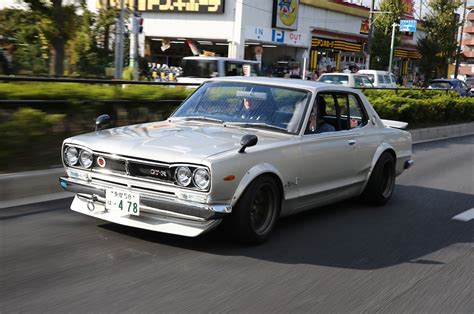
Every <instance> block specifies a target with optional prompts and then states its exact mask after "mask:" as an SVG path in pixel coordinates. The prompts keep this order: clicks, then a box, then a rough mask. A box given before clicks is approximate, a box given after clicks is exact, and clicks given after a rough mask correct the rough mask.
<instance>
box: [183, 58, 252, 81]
mask: <svg viewBox="0 0 474 314" xmlns="http://www.w3.org/2000/svg"><path fill="white" fill-rule="evenodd" d="M182 68H183V74H182V75H181V76H180V77H178V82H179V83H202V82H204V81H205V80H207V79H209V78H213V77H223V76H257V75H258V73H259V71H260V62H259V61H253V60H241V59H233V58H226V57H185V58H183V61H182Z"/></svg>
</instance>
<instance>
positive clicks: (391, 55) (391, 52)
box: [388, 23, 399, 73]
mask: <svg viewBox="0 0 474 314" xmlns="http://www.w3.org/2000/svg"><path fill="white" fill-rule="evenodd" d="M397 26H399V25H398V24H397V23H393V24H392V41H391V42H390V61H389V63H388V72H390V73H391V72H392V63H393V50H394V48H395V47H394V46H395V27H397Z"/></svg>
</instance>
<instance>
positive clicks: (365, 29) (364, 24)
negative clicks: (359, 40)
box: [359, 20, 370, 35]
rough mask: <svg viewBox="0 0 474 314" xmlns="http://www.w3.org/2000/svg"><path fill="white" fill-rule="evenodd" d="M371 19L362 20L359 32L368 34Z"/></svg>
mask: <svg viewBox="0 0 474 314" xmlns="http://www.w3.org/2000/svg"><path fill="white" fill-rule="evenodd" d="M369 25H370V24H369V20H362V21H361V22H360V31H359V34H365V35H368V34H369Z"/></svg>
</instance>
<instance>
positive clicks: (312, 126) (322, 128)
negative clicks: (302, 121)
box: [306, 109, 336, 134]
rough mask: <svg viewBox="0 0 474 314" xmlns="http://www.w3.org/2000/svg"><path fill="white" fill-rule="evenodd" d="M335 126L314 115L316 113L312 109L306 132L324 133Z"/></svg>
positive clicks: (332, 130)
mask: <svg viewBox="0 0 474 314" xmlns="http://www.w3.org/2000/svg"><path fill="white" fill-rule="evenodd" d="M334 131H336V128H334V126H332V125H331V124H329V123H327V122H326V121H324V119H323V118H322V117H318V118H317V117H316V113H315V112H314V109H313V111H312V112H311V115H310V116H309V121H308V128H307V130H306V134H314V133H324V132H334Z"/></svg>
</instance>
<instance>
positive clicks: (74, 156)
mask: <svg viewBox="0 0 474 314" xmlns="http://www.w3.org/2000/svg"><path fill="white" fill-rule="evenodd" d="M78 160H79V151H78V150H77V148H75V147H72V146H69V147H67V148H66V150H65V151H64V161H65V162H66V164H67V165H68V166H74V165H75V164H77V161H78Z"/></svg>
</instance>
